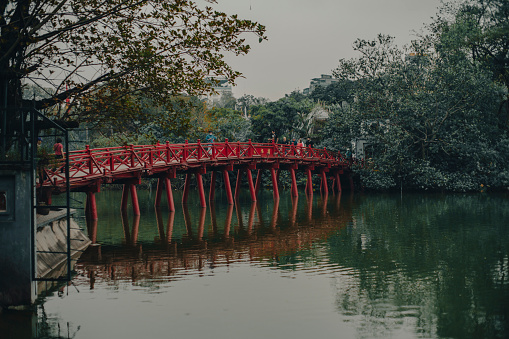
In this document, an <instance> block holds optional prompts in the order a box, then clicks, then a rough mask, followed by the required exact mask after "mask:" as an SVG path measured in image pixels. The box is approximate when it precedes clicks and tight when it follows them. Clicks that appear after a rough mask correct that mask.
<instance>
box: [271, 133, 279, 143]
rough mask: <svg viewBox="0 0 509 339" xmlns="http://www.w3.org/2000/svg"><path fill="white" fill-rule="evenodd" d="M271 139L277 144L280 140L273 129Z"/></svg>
mask: <svg viewBox="0 0 509 339" xmlns="http://www.w3.org/2000/svg"><path fill="white" fill-rule="evenodd" d="M271 141H272V142H274V143H275V144H277V142H278V141H279V139H278V137H277V135H276V132H275V131H272V134H271Z"/></svg>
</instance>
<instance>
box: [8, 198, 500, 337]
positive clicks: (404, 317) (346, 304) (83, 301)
mask: <svg viewBox="0 0 509 339" xmlns="http://www.w3.org/2000/svg"><path fill="white" fill-rule="evenodd" d="M139 194H140V196H139V198H140V205H141V206H140V207H141V217H140V218H139V220H137V218H135V217H134V216H133V215H132V212H131V211H130V210H129V211H128V212H129V213H128V215H127V217H125V216H124V218H122V216H121V213H120V210H119V205H120V192H115V191H104V192H101V193H99V194H98V195H97V203H98V206H99V222H98V225H97V236H96V238H97V243H99V244H101V246H93V247H91V248H89V250H88V251H87V252H86V253H85V254H84V255H83V256H82V257H81V259H80V260H79V262H78V263H77V266H76V270H77V272H78V274H77V276H76V277H75V279H74V281H73V285H71V286H66V287H64V288H63V289H61V291H60V292H55V293H53V294H51V295H49V296H47V297H46V298H45V299H44V301H43V302H42V303H41V304H40V305H39V306H38V307H37V312H34V313H30V312H28V313H24V314H19V313H17V314H12V313H4V314H2V315H0V324H3V325H0V328H1V329H3V333H4V336H2V335H0V337H1V338H4V337H5V335H7V338H8V337H9V336H8V335H14V333H16V336H14V337H15V338H86V339H88V338H119V339H123V338H292V339H296V338H508V337H509V282H508V275H509V228H508V225H509V196H508V195H503V194H501V195H495V194H493V195H491V194H490V195H488V194H474V195H421V194H404V195H403V196H401V195H399V194H398V195H353V196H352V195H343V196H341V197H337V196H333V195H329V196H328V197H327V199H324V198H323V197H320V195H318V194H315V196H314V198H313V200H308V199H307V198H306V196H305V195H304V193H303V192H300V196H299V198H298V200H295V199H293V200H292V198H291V196H290V193H289V192H281V198H280V200H279V204H278V205H276V206H274V200H273V197H272V195H271V193H270V192H268V191H266V192H263V193H262V195H261V197H260V199H259V200H260V201H259V202H258V203H257V204H251V203H250V201H249V198H248V196H241V199H240V201H239V202H238V203H237V204H236V205H235V206H228V205H227V204H226V198H225V196H224V193H221V192H217V195H216V203H215V206H207V208H206V209H201V208H200V207H199V206H198V197H197V196H196V195H191V196H190V197H189V202H190V203H189V205H188V206H187V208H186V209H183V208H182V206H181V205H180V204H177V205H176V206H177V211H176V212H175V213H169V212H168V210H167V208H166V207H165V206H164V203H163V206H162V207H161V211H160V212H159V213H157V212H156V211H155V210H154V207H153V201H154V194H153V192H152V193H151V192H148V191H142V192H139ZM75 198H76V199H78V200H80V199H83V197H82V196H81V195H77V196H75ZM179 199H180V195H179V194H178V192H175V201H179ZM80 220H81V224H82V225H84V226H85V225H86V224H85V221H84V219H80ZM126 221H127V222H126ZM6 323H7V324H9V325H5V324H6ZM6 328H7V330H6Z"/></svg>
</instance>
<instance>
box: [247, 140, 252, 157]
mask: <svg viewBox="0 0 509 339" xmlns="http://www.w3.org/2000/svg"><path fill="white" fill-rule="evenodd" d="M247 156H248V157H250V158H251V157H253V143H252V142H251V139H249V148H248V149H247Z"/></svg>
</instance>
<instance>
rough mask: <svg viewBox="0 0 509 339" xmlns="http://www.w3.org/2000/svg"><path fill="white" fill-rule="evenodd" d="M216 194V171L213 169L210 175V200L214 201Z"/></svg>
mask: <svg viewBox="0 0 509 339" xmlns="http://www.w3.org/2000/svg"><path fill="white" fill-rule="evenodd" d="M215 194H216V171H212V174H211V175H210V191H209V202H211V201H214V196H215Z"/></svg>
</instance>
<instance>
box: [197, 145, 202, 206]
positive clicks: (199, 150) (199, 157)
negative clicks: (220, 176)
mask: <svg viewBox="0 0 509 339" xmlns="http://www.w3.org/2000/svg"><path fill="white" fill-rule="evenodd" d="M196 143H197V144H198V160H201V157H202V151H201V141H200V139H198V140H197V141H196ZM202 207H203V206H202Z"/></svg>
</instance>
